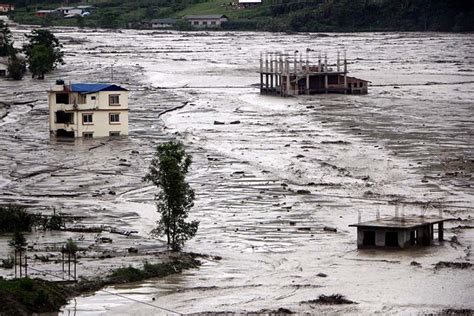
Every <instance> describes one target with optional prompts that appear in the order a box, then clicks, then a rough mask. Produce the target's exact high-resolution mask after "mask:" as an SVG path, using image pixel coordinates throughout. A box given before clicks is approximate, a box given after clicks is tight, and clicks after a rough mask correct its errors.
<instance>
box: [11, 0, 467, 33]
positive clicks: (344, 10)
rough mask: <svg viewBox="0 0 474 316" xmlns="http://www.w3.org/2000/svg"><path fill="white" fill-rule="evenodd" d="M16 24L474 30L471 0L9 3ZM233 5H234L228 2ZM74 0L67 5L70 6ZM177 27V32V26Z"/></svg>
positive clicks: (343, 29) (352, 29)
mask: <svg viewBox="0 0 474 316" xmlns="http://www.w3.org/2000/svg"><path fill="white" fill-rule="evenodd" d="M13 2H14V3H16V4H17V9H16V10H15V12H14V13H12V17H13V19H14V20H15V21H17V22H19V23H26V24H37V25H45V26H47V25H64V26H72V25H75V26H82V27H110V28H117V27H122V28H123V27H129V26H133V27H141V26H143V24H142V23H143V22H145V21H149V20H150V19H155V18H165V17H175V18H181V17H183V16H185V15H196V14H225V15H226V16H228V17H229V18H230V22H229V23H227V24H225V25H223V28H224V29H229V30H240V29H242V30H265V31H301V32H320V31H324V32H326V31H354V32H356V31H473V30H474V6H472V1H471V0H450V1H446V0H263V4H262V5H261V6H258V7H255V8H249V9H239V8H238V7H237V6H235V5H230V3H231V2H232V1H229V0H172V1H169V0H136V1H125V0H101V1H98V0H97V1H93V2H88V4H92V5H94V6H95V7H96V9H95V10H94V11H93V12H92V14H91V15H90V16H87V17H83V18H77V19H75V18H73V19H63V18H59V17H52V16H50V17H48V18H39V17H36V16H35V15H34V13H35V11H36V9H54V8H57V7H59V6H60V5H61V2H60V1H42V4H41V5H34V6H33V5H27V3H29V1H25V0H17V1H13ZM233 2H237V1H233ZM75 3H78V1H71V2H70V5H75ZM178 28H181V27H179V26H178Z"/></svg>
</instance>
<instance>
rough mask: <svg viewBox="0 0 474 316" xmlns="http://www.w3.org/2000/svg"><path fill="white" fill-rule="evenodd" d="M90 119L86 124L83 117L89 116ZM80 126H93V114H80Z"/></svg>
mask: <svg viewBox="0 0 474 316" xmlns="http://www.w3.org/2000/svg"><path fill="white" fill-rule="evenodd" d="M89 115H90V117H91V121H90V122H86V121H85V120H84V117H86V116H89ZM82 125H94V113H82Z"/></svg>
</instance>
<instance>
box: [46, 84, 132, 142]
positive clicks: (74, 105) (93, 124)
mask: <svg viewBox="0 0 474 316" xmlns="http://www.w3.org/2000/svg"><path fill="white" fill-rule="evenodd" d="M48 100H49V128H50V132H51V135H54V136H58V137H84V138H96V137H108V136H120V135H128V90H127V89H125V88H122V87H120V86H117V85H114V84H96V83H77V84H68V85H66V84H65V83H64V81H62V80H58V81H57V82H56V85H54V86H53V87H52V88H51V90H49V91H48Z"/></svg>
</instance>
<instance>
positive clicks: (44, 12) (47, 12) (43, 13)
mask: <svg viewBox="0 0 474 316" xmlns="http://www.w3.org/2000/svg"><path fill="white" fill-rule="evenodd" d="M56 14H57V12H56V10H38V11H36V13H35V15H36V16H37V17H39V18H45V17H47V16H50V15H56Z"/></svg>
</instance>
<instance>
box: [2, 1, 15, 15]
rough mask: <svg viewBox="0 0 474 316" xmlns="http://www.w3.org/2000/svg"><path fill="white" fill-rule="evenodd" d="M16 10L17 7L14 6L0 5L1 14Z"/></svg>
mask: <svg viewBox="0 0 474 316" xmlns="http://www.w3.org/2000/svg"><path fill="white" fill-rule="evenodd" d="M14 10H15V6H14V5H13V4H5V3H0V13H7V12H10V11H14Z"/></svg>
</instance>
